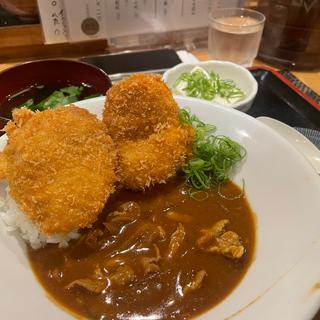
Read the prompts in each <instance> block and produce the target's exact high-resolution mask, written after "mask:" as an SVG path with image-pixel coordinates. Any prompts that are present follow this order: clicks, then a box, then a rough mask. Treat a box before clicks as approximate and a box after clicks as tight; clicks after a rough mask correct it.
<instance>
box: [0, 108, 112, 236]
mask: <svg viewBox="0 0 320 320" xmlns="http://www.w3.org/2000/svg"><path fill="white" fill-rule="evenodd" d="M5 131H6V132H7V134H8V138H9V140H8V144H7V146H6V147H5V149H4V151H3V154H2V157H5V158H6V159H5V160H4V161H5V162H6V166H4V167H5V169H6V172H5V178H6V179H7V181H8V184H9V187H10V194H11V196H12V197H13V198H14V200H15V201H16V203H17V205H18V206H19V208H20V210H21V211H23V212H24V213H25V214H26V215H27V216H28V218H29V219H30V220H31V221H32V222H34V223H35V224H37V225H38V226H39V227H40V229H41V231H42V232H43V233H44V234H47V235H50V234H63V233H67V232H70V231H72V230H74V229H78V228H82V227H87V226H90V225H91V224H92V223H93V222H94V221H96V219H97V216H98V214H99V213H100V211H101V210H102V209H103V207H104V204H105V202H106V200H107V198H108V197H109V195H110V194H111V193H112V191H113V190H114V183H115V182H116V175H115V173H114V170H115V167H116V161H117V160H116V151H115V147H114V144H113V141H112V139H111V138H110V136H109V135H108V134H107V130H106V127H105V125H104V124H103V123H102V122H101V121H99V120H98V119H97V118H96V117H95V116H94V115H92V114H90V113H89V112H88V111H87V110H85V109H81V108H78V107H75V106H69V107H58V108H55V109H51V110H47V111H43V112H35V113H34V112H31V111H29V110H26V109H24V108H22V109H19V110H16V111H14V113H13V121H11V122H9V123H8V124H7V126H6V127H5Z"/></svg>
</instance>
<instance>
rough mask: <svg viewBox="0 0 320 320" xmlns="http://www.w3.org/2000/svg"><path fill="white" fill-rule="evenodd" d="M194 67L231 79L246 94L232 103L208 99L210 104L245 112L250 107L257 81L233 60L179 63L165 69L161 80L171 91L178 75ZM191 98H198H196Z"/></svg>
mask: <svg viewBox="0 0 320 320" xmlns="http://www.w3.org/2000/svg"><path fill="white" fill-rule="evenodd" d="M195 67H201V68H203V69H204V70H206V71H207V72H210V71H214V72H215V73H217V74H218V75H219V76H220V78H221V79H224V80H233V81H234V82H235V84H236V85H237V87H239V88H240V89H241V90H242V91H243V92H245V94H246V96H245V98H244V99H243V100H241V101H238V102H235V103H233V104H232V105H224V104H221V103H219V102H216V101H213V102H211V101H210V103H211V104H212V105H220V106H223V107H226V108H233V109H237V110H240V111H243V112H246V111H248V110H249V109H250V107H251V105H252V103H253V100H254V98H255V96H256V94H257V91H258V84H257V81H256V79H255V78H254V77H253V76H252V74H251V73H250V72H249V71H248V70H247V69H246V68H244V67H242V66H240V65H238V64H235V63H233V62H229V61H215V60H210V61H203V62H196V63H180V64H178V65H177V66H175V67H173V68H171V69H169V70H167V71H166V72H165V73H164V74H163V77H162V78H163V81H164V82H165V83H166V84H167V85H168V87H169V88H170V89H171V90H172V91H173V87H174V84H175V83H176V81H177V79H178V78H179V77H180V75H181V74H182V73H184V72H190V71H191V70H192V69H193V68H195ZM191 99H197V100H198V98H191Z"/></svg>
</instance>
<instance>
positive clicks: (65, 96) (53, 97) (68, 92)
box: [19, 86, 101, 111]
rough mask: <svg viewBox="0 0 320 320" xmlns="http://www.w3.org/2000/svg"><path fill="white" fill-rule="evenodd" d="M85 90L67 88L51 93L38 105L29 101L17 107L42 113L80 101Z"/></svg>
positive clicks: (95, 95)
mask: <svg viewBox="0 0 320 320" xmlns="http://www.w3.org/2000/svg"><path fill="white" fill-rule="evenodd" d="M84 89H85V86H79V87H77V86H69V87H65V88H62V89H59V90H55V91H53V92H52V93H51V94H50V95H49V96H48V97H46V98H45V99H43V100H42V101H40V102H39V103H35V102H34V99H29V100H27V101H26V102H24V103H23V104H21V105H20V106H19V108H20V107H26V108H28V109H31V110H33V111H35V110H39V111H43V110H46V109H51V108H54V107H56V106H64V105H67V104H70V103H73V102H76V101H79V100H80V96H81V94H82V93H83V91H84ZM98 96H101V94H99V93H98V94H93V95H90V96H87V97H84V98H83V100H85V99H89V98H93V97H98Z"/></svg>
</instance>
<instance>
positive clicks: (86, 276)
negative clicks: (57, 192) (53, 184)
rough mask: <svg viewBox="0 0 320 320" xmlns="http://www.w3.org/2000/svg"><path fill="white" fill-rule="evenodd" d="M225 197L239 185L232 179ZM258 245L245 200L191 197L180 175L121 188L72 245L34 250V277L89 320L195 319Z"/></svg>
mask: <svg viewBox="0 0 320 320" xmlns="http://www.w3.org/2000/svg"><path fill="white" fill-rule="evenodd" d="M220 191H221V192H222V193H223V194H224V195H228V197H230V198H231V197H234V196H235V195H238V194H239V193H240V192H241V190H240V189H239V188H238V187H237V186H236V185H235V184H233V183H231V182H228V183H227V184H226V185H225V186H224V187H223V188H221V190H220ZM254 248H255V223H254V214H253V212H252V211H251V209H250V206H249V204H248V202H247V201H246V199H245V198H240V199H236V200H227V199H225V198H222V197H221V196H220V195H219V194H218V192H217V190H215V189H214V190H210V191H208V197H207V199H205V200H202V201H197V200H194V199H192V198H190V196H189V194H188V192H187V189H186V188H185V187H184V184H183V181H182V179H180V178H178V177H177V178H174V179H172V180H170V181H169V182H168V183H167V184H165V185H159V186H156V187H154V188H153V189H152V190H149V191H147V192H144V193H138V192H131V191H125V190H121V191H119V192H118V193H116V194H115V195H114V196H113V197H112V199H110V201H109V202H108V204H107V205H106V207H105V208H104V211H103V213H102V214H101V216H100V220H99V221H98V222H97V223H96V224H95V225H94V226H93V228H91V229H88V230H86V231H85V232H83V234H82V236H81V237H80V238H79V239H78V240H75V241H73V242H72V243H71V244H70V245H69V247H67V248H58V247H57V246H56V245H48V246H46V247H45V248H42V249H39V250H32V249H31V248H29V257H30V261H31V264H32V267H33V270H34V272H35V274H36V275H37V277H38V279H39V280H40V282H41V284H42V285H43V286H44V288H45V289H46V290H47V292H48V293H49V294H50V295H51V296H53V298H54V299H55V300H56V301H57V302H59V303H60V304H61V305H63V306H64V307H66V308H67V309H69V310H70V311H72V312H75V313H77V314H79V315H82V316H84V317H87V318H89V319H121V320H122V319H140V318H141V317H142V316H143V317H148V318H149V319H190V318H191V317H193V316H195V315H197V314H200V313H202V312H204V311H206V310H208V309H209V308H212V307H213V306H215V305H216V304H217V303H219V302H220V301H221V300H223V299H224V298H225V297H226V296H227V295H228V294H229V293H230V292H231V291H232V290H233V289H234V288H235V287H236V286H237V285H238V284H239V282H240V281H241V279H242V278H243V276H244V275H245V273H246V271H247V270H248V267H249V266H250V263H251V261H252V258H253V254H254Z"/></svg>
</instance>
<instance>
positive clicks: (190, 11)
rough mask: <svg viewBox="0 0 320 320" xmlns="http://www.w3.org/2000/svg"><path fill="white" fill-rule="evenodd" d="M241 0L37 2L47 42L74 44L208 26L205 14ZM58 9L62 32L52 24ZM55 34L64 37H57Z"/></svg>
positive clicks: (241, 0) (39, 0)
mask: <svg viewBox="0 0 320 320" xmlns="http://www.w3.org/2000/svg"><path fill="white" fill-rule="evenodd" d="M243 2H244V0H221V1H219V0H38V5H39V11H40V15H41V20H42V24H43V30H44V36H45V40H46V43H55V42H67V41H68V42H75V41H86V40H92V39H106V38H109V39H110V38H116V37H122V36H131V35H139V34H150V33H160V32H169V31H177V30H186V29H195V28H201V27H205V26H207V25H208V12H209V11H210V10H211V9H212V8H213V9H214V8H218V7H237V6H239V5H241V4H243ZM53 4H56V7H57V4H58V6H59V7H61V11H60V12H61V16H62V18H61V19H62V22H63V23H64V24H62V25H63V26H64V29H63V32H62V33H60V32H59V31H57V29H56V25H54V23H55V21H56V20H54V18H53V15H52V14H53V12H52V10H53V8H52V6H53ZM57 33H60V34H63V36H60V37H58V36H57Z"/></svg>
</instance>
